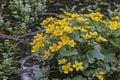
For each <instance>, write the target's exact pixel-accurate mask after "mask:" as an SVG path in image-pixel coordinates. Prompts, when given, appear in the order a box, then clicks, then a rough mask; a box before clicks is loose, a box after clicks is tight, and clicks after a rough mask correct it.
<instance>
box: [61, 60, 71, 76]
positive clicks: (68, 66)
mask: <svg viewBox="0 0 120 80" xmlns="http://www.w3.org/2000/svg"><path fill="white" fill-rule="evenodd" d="M62 70H63V71H64V73H65V74H68V73H69V72H72V71H73V68H72V67H71V63H70V62H69V63H67V64H65V65H63V66H62Z"/></svg>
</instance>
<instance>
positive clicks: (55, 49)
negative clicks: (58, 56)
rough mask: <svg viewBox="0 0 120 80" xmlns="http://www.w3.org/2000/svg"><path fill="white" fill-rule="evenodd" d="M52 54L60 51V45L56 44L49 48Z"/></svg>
mask: <svg viewBox="0 0 120 80" xmlns="http://www.w3.org/2000/svg"><path fill="white" fill-rule="evenodd" d="M49 48H50V50H51V51H52V52H55V51H57V50H58V45H57V44H56V43H53V45H52V46H50V47H49Z"/></svg>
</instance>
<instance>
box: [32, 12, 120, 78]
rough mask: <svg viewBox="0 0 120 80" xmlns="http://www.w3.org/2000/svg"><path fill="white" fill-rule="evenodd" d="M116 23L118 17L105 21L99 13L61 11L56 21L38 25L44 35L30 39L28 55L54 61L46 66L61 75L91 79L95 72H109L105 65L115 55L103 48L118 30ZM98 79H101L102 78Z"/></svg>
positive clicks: (117, 23)
mask: <svg viewBox="0 0 120 80" xmlns="http://www.w3.org/2000/svg"><path fill="white" fill-rule="evenodd" d="M119 21H120V17H118V16H115V17H113V18H111V19H110V20H108V19H106V20H105V19H104V15H103V14H101V13H100V12H95V13H90V14H78V13H68V12H64V14H63V15H62V14H61V15H59V16H58V17H57V18H53V17H50V18H46V19H45V20H43V22H42V23H41V25H42V26H43V28H44V30H45V33H44V34H43V33H39V34H37V35H35V36H34V40H33V42H31V45H32V52H33V53H36V54H40V55H43V57H44V59H45V60H48V61H49V62H50V63H53V62H54V63H53V64H52V65H50V66H51V67H52V68H55V67H57V70H59V71H60V72H61V74H66V75H69V74H71V73H72V74H71V75H70V76H76V75H80V76H82V78H81V79H85V80H86V79H89V80H90V79H92V80H93V79H94V78H95V77H97V76H98V75H97V74H99V71H104V72H105V73H107V72H110V71H111V69H110V65H109V63H110V62H114V61H115V53H114V51H111V50H110V48H109V47H105V46H104V45H106V44H109V42H110V36H112V35H115V34H116V32H118V31H119V30H120V22H119ZM109 55H111V56H109ZM107 58H109V59H107ZM108 68H109V69H108ZM100 77H101V78H102V79H101V78H100ZM98 79H100V80H103V79H104V78H103V75H100V76H98Z"/></svg>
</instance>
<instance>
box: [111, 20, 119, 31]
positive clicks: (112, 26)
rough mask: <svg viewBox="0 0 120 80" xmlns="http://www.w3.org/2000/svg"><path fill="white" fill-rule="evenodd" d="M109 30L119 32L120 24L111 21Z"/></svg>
mask: <svg viewBox="0 0 120 80" xmlns="http://www.w3.org/2000/svg"><path fill="white" fill-rule="evenodd" d="M109 28H110V30H117V29H118V28H120V22H117V21H110V22H109Z"/></svg>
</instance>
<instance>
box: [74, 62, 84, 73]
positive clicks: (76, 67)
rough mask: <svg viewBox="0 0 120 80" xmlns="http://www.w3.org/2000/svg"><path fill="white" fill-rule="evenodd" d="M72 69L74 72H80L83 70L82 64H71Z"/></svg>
mask: <svg viewBox="0 0 120 80" xmlns="http://www.w3.org/2000/svg"><path fill="white" fill-rule="evenodd" d="M73 68H75V69H76V71H79V70H82V69H83V63H82V62H78V61H75V63H74V64H73Z"/></svg>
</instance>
